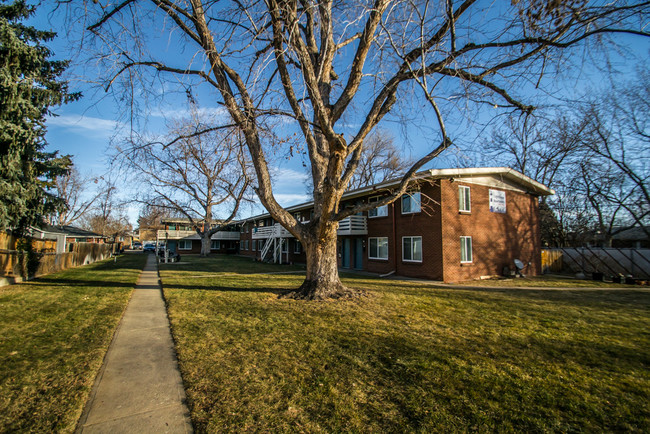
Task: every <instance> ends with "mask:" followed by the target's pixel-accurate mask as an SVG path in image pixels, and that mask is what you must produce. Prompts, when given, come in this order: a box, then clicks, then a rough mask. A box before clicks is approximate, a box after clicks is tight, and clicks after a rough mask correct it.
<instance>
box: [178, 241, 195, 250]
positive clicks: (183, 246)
mask: <svg viewBox="0 0 650 434" xmlns="http://www.w3.org/2000/svg"><path fill="white" fill-rule="evenodd" d="M178 250H192V240H178Z"/></svg>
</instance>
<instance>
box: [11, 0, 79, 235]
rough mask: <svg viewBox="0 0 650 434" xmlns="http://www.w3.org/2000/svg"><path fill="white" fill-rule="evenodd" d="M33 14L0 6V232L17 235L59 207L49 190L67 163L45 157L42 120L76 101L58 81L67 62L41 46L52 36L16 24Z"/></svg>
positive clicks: (19, 4) (19, 6)
mask: <svg viewBox="0 0 650 434" xmlns="http://www.w3.org/2000/svg"><path fill="white" fill-rule="evenodd" d="M33 13H34V7H32V6H29V5H27V4H26V3H25V1H23V0H18V1H15V2H13V3H12V4H5V3H4V1H3V2H2V3H0V229H6V228H14V229H18V231H23V230H24V229H25V228H27V227H28V226H29V225H38V224H40V223H41V222H42V216H43V215H45V214H48V213H50V212H52V211H53V210H54V209H56V208H57V207H60V206H63V203H62V201H61V200H59V199H58V198H57V197H56V196H54V195H53V194H51V193H50V192H49V190H51V188H52V187H53V186H54V180H55V178H56V176H58V175H62V174H65V173H66V172H67V170H68V169H69V167H70V164H71V162H70V158H69V156H63V157H60V156H58V153H57V152H45V147H46V141H45V131H46V129H45V117H46V116H47V115H49V114H51V111H50V108H51V107H52V106H57V105H60V104H63V103H67V102H70V101H73V100H76V99H78V98H79V97H80V96H81V94H79V93H69V92H68V84H67V82H65V81H61V80H60V79H59V77H60V75H61V74H62V73H63V71H64V70H65V68H66V67H67V66H68V62H65V61H54V60H48V59H49V58H50V57H51V56H52V52H51V51H50V50H49V49H48V48H47V47H46V46H44V45H43V43H45V42H47V41H50V40H52V38H54V36H55V35H56V33H54V32H48V31H42V30H37V29H35V28H33V27H30V26H26V25H24V24H23V23H22V22H21V21H24V20H26V19H27V18H29V17H30V16H31V15H32V14H33Z"/></svg>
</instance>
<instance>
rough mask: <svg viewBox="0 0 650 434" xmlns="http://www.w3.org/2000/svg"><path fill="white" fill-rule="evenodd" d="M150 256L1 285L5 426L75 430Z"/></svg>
mask: <svg viewBox="0 0 650 434" xmlns="http://www.w3.org/2000/svg"><path fill="white" fill-rule="evenodd" d="M145 260H146V255H142V254H140V255H123V256H120V257H119V258H118V260H117V262H113V260H112V259H111V260H106V261H102V262H97V263H95V264H91V265H87V266H84V267H79V268H74V269H69V270H66V271H62V272H59V273H55V274H51V275H49V276H44V277H41V278H39V279H37V280H34V281H31V282H28V283H24V284H20V285H13V286H8V287H4V288H0V330H1V332H0V432H72V431H73V430H74V428H75V424H76V423H77V420H78V418H79V416H80V415H81V411H82V410H83V405H84V403H85V401H86V398H87V397H88V394H89V392H90V388H91V387H92V384H93V381H94V379H95V376H96V375H97V371H98V370H99V367H100V366H101V363H102V360H103V358H104V354H105V353H106V350H107V349H108V345H109V343H110V341H111V338H112V336H113V332H114V331H115V327H116V326H117V324H118V321H119V319H120V317H121V315H122V312H123V311H124V308H125V307H126V304H127V302H128V300H129V297H130V295H131V291H132V289H133V287H134V285H135V282H136V279H137V277H138V276H139V274H140V271H141V270H142V267H143V266H144V261H145Z"/></svg>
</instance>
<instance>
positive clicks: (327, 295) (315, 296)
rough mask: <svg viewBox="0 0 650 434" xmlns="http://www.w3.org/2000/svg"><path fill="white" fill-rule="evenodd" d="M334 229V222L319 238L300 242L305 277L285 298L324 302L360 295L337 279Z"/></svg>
mask: <svg viewBox="0 0 650 434" xmlns="http://www.w3.org/2000/svg"><path fill="white" fill-rule="evenodd" d="M337 226H338V225H337V223H330V224H329V227H328V228H327V230H326V231H324V233H322V232H321V234H320V236H314V239H313V240H304V241H303V243H302V244H303V247H304V249H305V256H306V258H307V275H306V276H305V281H304V282H303V283H302V285H301V286H300V288H298V289H297V290H295V291H292V292H290V293H288V294H286V295H285V296H284V297H285V298H294V299H304V300H325V299H332V298H352V297H357V296H359V295H361V294H362V292H361V291H358V290H356V289H351V288H347V287H346V286H344V285H343V284H342V283H341V280H340V279H339V269H338V261H337V259H338V254H337V251H336V242H337V234H336V230H337Z"/></svg>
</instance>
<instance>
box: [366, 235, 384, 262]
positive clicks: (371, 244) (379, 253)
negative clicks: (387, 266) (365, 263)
mask: <svg viewBox="0 0 650 434" xmlns="http://www.w3.org/2000/svg"><path fill="white" fill-rule="evenodd" d="M368 258H370V259H388V237H377V238H368Z"/></svg>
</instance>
